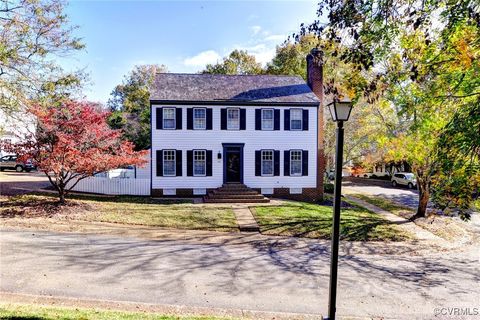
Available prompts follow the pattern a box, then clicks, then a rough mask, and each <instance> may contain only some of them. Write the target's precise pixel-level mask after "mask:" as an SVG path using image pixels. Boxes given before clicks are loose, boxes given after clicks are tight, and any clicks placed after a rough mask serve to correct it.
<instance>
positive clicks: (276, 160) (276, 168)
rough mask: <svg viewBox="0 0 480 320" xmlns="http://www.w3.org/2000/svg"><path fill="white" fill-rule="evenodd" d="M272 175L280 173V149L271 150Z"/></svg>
mask: <svg viewBox="0 0 480 320" xmlns="http://www.w3.org/2000/svg"><path fill="white" fill-rule="evenodd" d="M273 175H274V176H279V175H280V151H278V150H275V151H273Z"/></svg>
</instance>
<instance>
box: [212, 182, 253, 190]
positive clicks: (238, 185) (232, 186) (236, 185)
mask: <svg viewBox="0 0 480 320" xmlns="http://www.w3.org/2000/svg"><path fill="white" fill-rule="evenodd" d="M220 188H223V189H249V188H248V187H247V186H246V185H244V184H242V183H226V184H225V183H224V184H223V185H222V186H221V187H220ZM220 188H219V189H220Z"/></svg>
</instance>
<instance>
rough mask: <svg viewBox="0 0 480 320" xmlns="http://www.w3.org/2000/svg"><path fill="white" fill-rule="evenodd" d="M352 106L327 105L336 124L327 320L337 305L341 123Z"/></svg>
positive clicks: (346, 102)
mask: <svg viewBox="0 0 480 320" xmlns="http://www.w3.org/2000/svg"><path fill="white" fill-rule="evenodd" d="M352 107H353V104H352V102H351V101H350V100H342V101H339V100H334V101H333V102H331V103H330V104H328V105H327V108H328V110H329V111H330V115H331V116H332V119H333V121H335V122H336V123H337V139H336V140H337V141H336V155H335V189H334V194H333V198H334V200H333V229H332V248H331V254H330V255H331V258H330V288H329V296H328V319H329V320H335V312H336V305H337V272H338V248H339V245H340V206H341V196H342V167H343V122H345V121H348V118H349V117H350V112H351V111H352Z"/></svg>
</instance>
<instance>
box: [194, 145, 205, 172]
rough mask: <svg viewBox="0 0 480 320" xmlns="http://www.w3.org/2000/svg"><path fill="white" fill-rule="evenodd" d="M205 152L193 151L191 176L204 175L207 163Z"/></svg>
mask: <svg viewBox="0 0 480 320" xmlns="http://www.w3.org/2000/svg"><path fill="white" fill-rule="evenodd" d="M206 159H207V157H206V151H205V150H193V175H194V176H204V175H206V168H207V161H206Z"/></svg>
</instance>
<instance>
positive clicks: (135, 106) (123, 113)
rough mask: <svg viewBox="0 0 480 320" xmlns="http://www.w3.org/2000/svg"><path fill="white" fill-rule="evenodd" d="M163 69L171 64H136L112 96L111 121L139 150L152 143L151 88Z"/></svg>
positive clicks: (109, 121) (110, 101) (112, 125)
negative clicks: (156, 76)
mask: <svg viewBox="0 0 480 320" xmlns="http://www.w3.org/2000/svg"><path fill="white" fill-rule="evenodd" d="M159 72H167V68H166V67H165V66H164V65H142V66H135V67H134V68H133V70H132V71H131V72H130V73H129V74H128V75H127V76H125V78H124V80H123V83H122V84H120V85H117V86H116V87H115V89H114V90H113V91H112V93H111V96H112V98H110V99H109V100H108V106H109V108H110V110H111V111H112V114H111V115H110V117H109V118H108V123H109V124H110V126H111V127H112V128H114V129H122V130H123V132H124V138H125V139H127V140H130V141H132V142H133V143H134V145H135V149H136V150H145V149H148V148H149V147H150V100H149V99H150V88H151V86H152V84H153V81H154V78H155V74H156V73H159Z"/></svg>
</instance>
